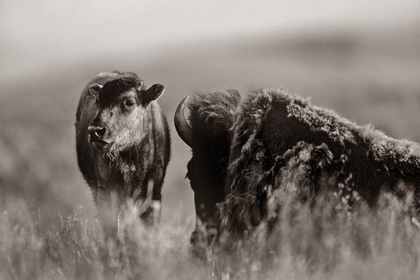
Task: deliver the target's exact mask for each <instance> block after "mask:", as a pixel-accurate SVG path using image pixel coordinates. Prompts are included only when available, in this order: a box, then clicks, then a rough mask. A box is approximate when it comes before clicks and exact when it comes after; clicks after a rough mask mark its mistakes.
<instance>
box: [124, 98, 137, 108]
mask: <svg viewBox="0 0 420 280" xmlns="http://www.w3.org/2000/svg"><path fill="white" fill-rule="evenodd" d="M135 104H136V102H135V101H134V100H131V99H129V100H126V101H124V106H125V107H126V108H132V107H133V106H134V105H135Z"/></svg>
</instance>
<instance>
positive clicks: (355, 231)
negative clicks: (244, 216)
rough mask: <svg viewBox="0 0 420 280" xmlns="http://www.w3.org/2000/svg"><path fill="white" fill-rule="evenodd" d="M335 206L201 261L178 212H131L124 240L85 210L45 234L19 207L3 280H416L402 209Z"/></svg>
mask: <svg viewBox="0 0 420 280" xmlns="http://www.w3.org/2000/svg"><path fill="white" fill-rule="evenodd" d="M337 202H339V203H338V204H335V206H334V209H331V208H329V209H328V213H332V212H330V210H332V211H333V212H335V213H336V214H334V215H329V214H327V213H325V210H326V208H325V207H323V208H322V209H321V208H320V211H314V210H313V209H312V210H310V211H309V209H308V208H306V207H305V206H304V205H296V204H289V206H290V207H287V209H288V210H282V212H281V217H279V223H278V224H277V225H276V226H275V227H274V231H273V232H274V234H271V235H270V237H269V238H267V235H266V230H265V228H264V227H260V228H258V229H257V230H256V231H255V233H254V234H252V235H251V236H250V237H249V239H248V241H243V240H241V241H239V242H238V243H237V244H236V245H237V246H236V247H235V249H232V248H233V247H230V248H231V251H229V252H227V251H224V252H223V253H222V252H221V251H220V252H217V251H216V250H214V249H211V248H207V250H206V253H207V256H206V257H205V258H204V259H199V258H197V257H194V255H193V254H192V253H191V248H190V245H189V242H188V239H189V235H190V232H189V231H190V229H191V226H192V222H193V221H192V219H191V220H188V221H184V222H183V221H182V220H181V219H179V216H177V215H176V214H173V216H172V217H167V218H166V219H164V220H162V221H161V223H160V224H159V225H157V226H155V227H153V228H145V227H144V226H143V225H142V224H141V223H140V222H139V220H138V219H137V218H136V217H137V214H136V211H135V208H134V207H130V208H128V210H127V211H126V212H125V215H124V218H122V220H121V221H120V222H121V223H120V225H121V227H120V231H119V232H120V233H119V237H118V238H115V239H112V238H108V239H107V238H105V237H104V235H103V233H102V231H101V228H100V226H99V224H98V222H97V220H96V219H93V218H92V219H86V218H82V212H83V209H82V207H77V208H76V209H75V211H74V214H73V215H71V216H68V217H60V219H61V223H60V225H59V227H51V228H44V227H43V226H42V217H40V216H39V215H38V214H39V213H30V212H29V211H28V209H27V208H26V207H25V206H24V205H25V204H23V203H22V201H19V200H16V201H15V202H14V203H12V204H9V205H8V207H7V208H8V210H7V211H5V212H3V213H2V216H1V220H0V224H1V225H0V278H1V279H418V277H419V276H420V238H419V237H420V228H418V222H417V221H415V220H412V219H411V218H410V217H409V215H406V213H407V207H406V206H405V205H404V204H402V203H399V202H397V201H395V200H393V198H386V197H385V199H383V202H382V203H380V205H381V207H380V208H379V209H378V210H375V211H370V210H366V209H364V211H360V212H358V211H348V210H349V209H348V207H347V208H346V207H345V206H346V202H345V201H344V200H342V199H341V198H339V199H338V200H337ZM332 205H333V204H332ZM361 213H363V214H361ZM320 217H323V218H322V219H321V218H320ZM416 224H417V225H416ZM228 245H232V244H228Z"/></svg>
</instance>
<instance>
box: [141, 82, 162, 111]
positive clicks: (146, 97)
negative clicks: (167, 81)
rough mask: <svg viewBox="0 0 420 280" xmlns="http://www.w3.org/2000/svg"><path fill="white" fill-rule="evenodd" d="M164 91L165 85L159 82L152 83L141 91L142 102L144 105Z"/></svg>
mask: <svg viewBox="0 0 420 280" xmlns="http://www.w3.org/2000/svg"><path fill="white" fill-rule="evenodd" d="M164 91H165V86H164V85H161V84H154V85H153V86H151V87H150V88H149V89H148V90H146V91H142V99H141V100H142V103H143V105H144V106H146V105H147V104H149V103H150V102H152V101H153V100H157V99H158V98H159V97H160V96H161V95H162V94H163V92H164Z"/></svg>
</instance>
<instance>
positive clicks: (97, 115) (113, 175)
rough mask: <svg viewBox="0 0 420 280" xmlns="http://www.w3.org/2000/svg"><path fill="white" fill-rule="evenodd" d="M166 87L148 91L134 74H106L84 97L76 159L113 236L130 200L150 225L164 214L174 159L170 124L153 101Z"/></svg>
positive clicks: (99, 212)
mask: <svg viewBox="0 0 420 280" xmlns="http://www.w3.org/2000/svg"><path fill="white" fill-rule="evenodd" d="M163 89H164V87H163V85H153V86H152V87H150V88H149V89H146V88H145V86H144V85H143V81H141V80H140V79H139V78H138V77H137V75H136V74H134V73H120V72H112V73H101V74H99V75H97V76H96V77H95V78H94V79H93V80H92V81H91V82H90V83H89V84H88V85H87V86H86V87H85V89H84V90H83V92H82V95H81V97H80V102H79V106H78V108H77V114H76V124H75V126H76V149H77V160H78V164H79V168H80V171H81V172H82V174H83V176H84V178H85V179H86V181H87V183H88V184H89V186H90V188H91V190H92V193H93V197H94V200H95V203H96V205H97V208H98V218H99V220H100V222H101V223H102V225H103V226H104V229H105V231H106V233H108V234H111V235H114V234H115V233H116V230H117V224H118V215H119V214H121V211H122V209H123V208H122V206H123V205H125V204H126V203H130V202H133V203H134V204H136V205H137V206H138V207H139V214H140V215H141V217H142V219H143V220H144V221H146V222H147V223H148V224H150V223H153V221H154V220H156V219H158V218H159V215H160V201H161V188H162V184H163V180H164V177H165V173H166V167H167V165H168V162H169V158H170V136H169V128H168V125H167V122H166V119H165V117H164V116H163V114H162V113H161V110H160V107H159V105H158V104H157V102H155V101H154V100H156V99H157V98H159V96H160V95H161V94H162V93H163Z"/></svg>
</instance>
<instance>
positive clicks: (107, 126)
mask: <svg viewBox="0 0 420 280" xmlns="http://www.w3.org/2000/svg"><path fill="white" fill-rule="evenodd" d="M163 91H164V86H163V85H160V84H155V85H153V86H151V87H150V88H149V89H147V90H146V89H145V87H144V85H143V81H141V80H139V79H138V78H137V77H135V76H132V75H127V76H120V77H118V78H117V79H114V80H111V81H108V82H107V83H105V84H104V85H103V86H101V85H100V84H92V85H90V87H89V92H90V93H91V94H92V95H93V96H95V98H96V105H97V108H98V111H97V113H96V116H95V118H94V120H93V121H92V123H91V124H90V125H89V127H88V132H89V142H90V143H92V144H93V145H94V146H95V148H96V149H98V150H100V151H106V152H115V151H122V150H124V149H126V148H128V147H129V146H131V145H133V144H137V143H140V141H141V140H142V139H143V137H144V133H142V132H143V131H145V129H147V127H146V126H147V125H148V124H147V123H145V122H144V118H145V113H146V107H147V106H148V104H149V103H150V102H151V101H153V100H156V99H158V98H159V97H160V96H161V95H162V93H163Z"/></svg>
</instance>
